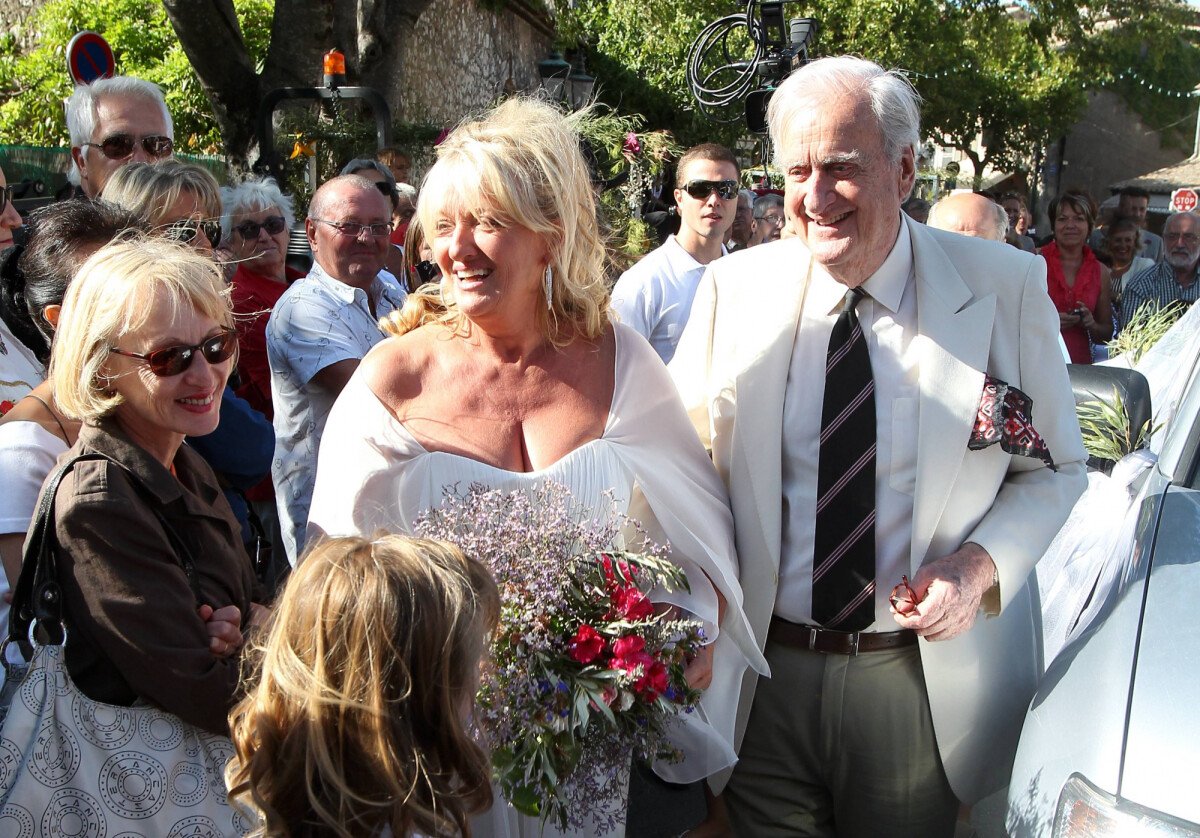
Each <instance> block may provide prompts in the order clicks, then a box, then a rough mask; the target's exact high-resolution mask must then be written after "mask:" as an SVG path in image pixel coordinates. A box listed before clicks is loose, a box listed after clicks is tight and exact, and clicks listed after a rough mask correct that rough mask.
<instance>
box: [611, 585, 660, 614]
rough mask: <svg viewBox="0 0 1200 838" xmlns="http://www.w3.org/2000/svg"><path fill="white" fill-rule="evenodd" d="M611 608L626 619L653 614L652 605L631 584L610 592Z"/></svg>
mask: <svg viewBox="0 0 1200 838" xmlns="http://www.w3.org/2000/svg"><path fill="white" fill-rule="evenodd" d="M612 603H613V610H614V611H616V613H617V614H618V615H619V616H620V617H623V618H624V619H626V620H630V621H637V620H645V619H648V618H649V617H650V616H651V615H652V614H654V605H653V604H651V602H650V600H649V599H648V598H647V597H646V595H645V594H644V593H642V592H641V591H639V590H638V589H637V588H635V587H633V586H632V585H629V586H623V587H618V588H616V590H614V591H613V594H612Z"/></svg>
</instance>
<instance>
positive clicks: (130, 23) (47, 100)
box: [0, 0, 273, 154]
mask: <svg viewBox="0 0 1200 838" xmlns="http://www.w3.org/2000/svg"><path fill="white" fill-rule="evenodd" d="M272 5H273V4H272V2H271V0H237V3H236V19H237V21H238V26H239V28H240V30H241V32H242V33H244V35H243V37H244V39H245V43H246V44H247V49H248V50H249V52H250V54H251V55H253V56H255V60H261V58H262V56H264V55H265V54H266V51H267V44H268V42H269V40H270V21H271V13H272ZM29 26H31V27H32V29H33V30H34V31H36V32H37V33H38V45H37V47H36V48H35V49H33V50H31V51H29V52H27V53H24V54H21V53H19V52H18V51H17V49H16V45H15V40H13V39H10V40H9V41H8V42H7V43H2V44H0V79H3V80H4V81H3V82H2V83H0V142H3V143H6V144H20V145H44V146H58V145H66V144H67V141H68V138H67V126H66V121H65V119H64V116H63V108H62V103H63V101H64V100H65V99H66V98H67V97H68V96H70V95H71V90H72V82H71V80H70V77H69V76H68V75H67V69H66V47H67V43H68V42H69V41H70V40H71V38H72V37H73V36H74V35H75V34H76V33H78V32H80V31H82V30H85V29H91V30H95V31H98V32H100V33H102V34H103V35H104V37H105V38H106V39H107V40H108V42H109V44H110V45H111V46H112V48H113V54H114V56H115V57H116V61H117V68H118V71H119V72H121V73H126V74H129V75H134V76H138V77H139V78H144V79H147V80H149V81H152V82H155V83H156V84H158V85H159V86H160V87H162V89H163V91H164V93H165V94H166V98H167V105H168V107H169V108H170V110H171V114H172V117H173V118H174V120H175V135H176V142H177V144H178V146H179V147H180V149H181V150H183V151H186V152H192V153H205V154H214V153H219V152H220V151H221V149H222V142H221V135H220V132H219V131H218V129H217V126H216V125H215V124H214V122H213V117H212V111H211V109H210V107H209V103H208V99H207V97H206V96H205V92H204V89H203V87H202V86H201V84H200V81H199V79H198V78H197V76H196V73H195V72H194V71H193V69H192V66H191V63H190V62H189V60H188V57H187V56H186V55H185V54H184V51H183V48H182V46H181V45H180V43H179V40H178V39H177V38H176V36H175V32H174V30H173V29H172V28H171V24H170V22H169V21H168V19H167V15H166V10H165V9H164V8H163V5H162V3H160V2H157V0H49V2H47V3H46V4H45V5H43V6H42V7H41V8H40V9H38V10H37V11H36V12H35V13H34V14H33V15H32V17H31V18H30V20H29Z"/></svg>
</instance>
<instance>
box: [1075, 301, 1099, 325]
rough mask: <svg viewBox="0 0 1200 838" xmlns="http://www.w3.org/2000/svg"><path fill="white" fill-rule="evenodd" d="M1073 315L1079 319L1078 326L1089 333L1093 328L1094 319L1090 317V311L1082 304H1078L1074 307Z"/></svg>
mask: <svg viewBox="0 0 1200 838" xmlns="http://www.w3.org/2000/svg"><path fill="white" fill-rule="evenodd" d="M1075 313H1076V316H1077V317H1078V318H1079V325H1080V326H1082V327H1083V328H1085V329H1087V330H1088V331H1091V330H1092V328H1093V327H1095V325H1096V318H1095V317H1094V316H1092V312H1091V309H1089V308H1088V307H1087V306H1085V305H1084V304H1083V303H1079V305H1077V306H1076V308H1075Z"/></svg>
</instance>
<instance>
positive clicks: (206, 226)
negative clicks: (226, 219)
mask: <svg viewBox="0 0 1200 838" xmlns="http://www.w3.org/2000/svg"><path fill="white" fill-rule="evenodd" d="M162 230H163V235H165V236H166V237H167V238H169V239H173V240H174V241H177V242H182V243H183V244H191V242H192V240H194V239H195V238H196V233H197V232H202V233H204V237H205V238H206V239H208V243H209V244H211V245H212V246H213V247H216V246H217V244H219V243H220V241H221V222H220V221H215V220H210V221H204V220H196V219H192V218H185V219H183V220H181V221H172V222H171V223H170V224H168V225H166V226H165V227H163V228H162ZM256 235H257V234H256Z"/></svg>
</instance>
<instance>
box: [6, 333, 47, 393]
mask: <svg viewBox="0 0 1200 838" xmlns="http://www.w3.org/2000/svg"><path fill="white" fill-rule="evenodd" d="M45 378H46V368H45V367H43V366H42V365H41V363H40V362H39V361H38V359H37V356H36V355H34V354H33V352H32V351H31V350H30V349H29V347H28V346H26V345H25V344H23V343H21V341H19V340H17V339H16V338H15V337H13V336H12V332H10V331H9V330H8V326H7V325H5V323H4V321H3V320H0V416H3V415H4V414H5V413H8V411H10V410H11V409H12V407H13V405H15V404H16V403H17V402H19V401H20V400H21V399H23V398H25V396H26V395H28V393H29V391H30V390H32V389H33V388H34V387H36V386H38V385H39V384H41V383H42V381H44V380H45Z"/></svg>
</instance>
